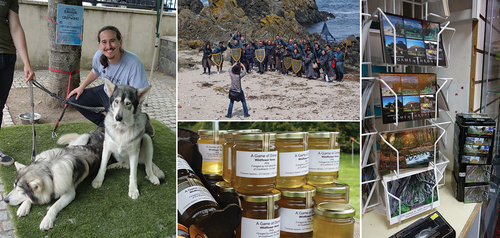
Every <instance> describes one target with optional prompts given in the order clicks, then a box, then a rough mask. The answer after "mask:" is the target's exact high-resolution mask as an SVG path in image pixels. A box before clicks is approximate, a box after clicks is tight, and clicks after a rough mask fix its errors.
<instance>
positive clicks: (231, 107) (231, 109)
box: [227, 90, 248, 116]
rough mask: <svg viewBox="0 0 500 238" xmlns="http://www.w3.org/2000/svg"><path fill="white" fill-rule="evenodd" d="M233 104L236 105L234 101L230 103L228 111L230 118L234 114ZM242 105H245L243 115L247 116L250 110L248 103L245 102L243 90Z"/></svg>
mask: <svg viewBox="0 0 500 238" xmlns="http://www.w3.org/2000/svg"><path fill="white" fill-rule="evenodd" d="M233 103H234V101H233V100H231V102H229V108H228V109H227V115H228V116H231V114H233ZM241 103H242V104H243V113H244V114H243V115H247V114H248V108H247V102H246V101H245V94H244V93H243V90H241Z"/></svg>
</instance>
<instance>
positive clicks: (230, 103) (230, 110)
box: [226, 100, 234, 117]
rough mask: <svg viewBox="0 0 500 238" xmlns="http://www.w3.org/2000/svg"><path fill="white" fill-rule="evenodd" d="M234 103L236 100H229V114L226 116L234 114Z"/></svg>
mask: <svg viewBox="0 0 500 238" xmlns="http://www.w3.org/2000/svg"><path fill="white" fill-rule="evenodd" d="M233 104H234V101H233V100H230V102H229V108H228V109H227V115H226V117H231V115H232V114H233Z"/></svg>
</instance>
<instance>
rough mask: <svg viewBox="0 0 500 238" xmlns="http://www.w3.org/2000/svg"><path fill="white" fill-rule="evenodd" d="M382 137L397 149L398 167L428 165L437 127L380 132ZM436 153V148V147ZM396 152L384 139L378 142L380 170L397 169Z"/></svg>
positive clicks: (432, 151)
mask: <svg viewBox="0 0 500 238" xmlns="http://www.w3.org/2000/svg"><path fill="white" fill-rule="evenodd" d="M381 135H382V137H383V138H384V139H385V140H386V141H387V142H389V143H390V144H391V145H392V146H393V147H394V148H396V149H397V150H398V151H399V168H400V169H404V168H415V167H425V166H428V164H429V161H432V160H434V144H435V143H436V140H437V139H438V137H439V134H438V129H437V128H423V129H412V130H404V131H398V132H382V133H381ZM436 149H437V150H436V153H437V152H438V148H436ZM397 167H398V164H397V154H396V151H394V150H393V149H392V148H391V147H389V146H388V145H387V144H386V143H385V142H384V141H381V142H380V168H379V169H380V170H393V169H397Z"/></svg>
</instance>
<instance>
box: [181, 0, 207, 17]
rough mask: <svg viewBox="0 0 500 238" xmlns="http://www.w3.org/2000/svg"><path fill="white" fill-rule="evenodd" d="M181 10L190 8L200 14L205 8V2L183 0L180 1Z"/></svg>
mask: <svg viewBox="0 0 500 238" xmlns="http://www.w3.org/2000/svg"><path fill="white" fill-rule="evenodd" d="M178 5H179V6H178V7H179V11H182V10H184V9H189V10H191V11H192V12H194V13H196V14H199V13H200V12H201V10H203V3H202V2H201V1H200V0H182V1H180V2H179V3H178Z"/></svg>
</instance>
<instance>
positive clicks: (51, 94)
mask: <svg viewBox="0 0 500 238" xmlns="http://www.w3.org/2000/svg"><path fill="white" fill-rule="evenodd" d="M31 82H32V83H33V85H35V87H37V88H39V89H41V90H42V91H44V92H46V93H48V94H49V95H50V96H52V97H54V98H56V99H59V100H61V101H62V102H63V103H64V104H65V107H64V109H63V112H62V114H61V117H59V120H58V121H57V124H59V122H60V121H61V120H62V118H63V116H64V113H65V112H66V106H67V104H70V105H71V106H74V107H79V108H83V109H86V110H89V111H93V112H95V113H103V112H105V111H107V110H106V109H105V108H98V107H88V106H83V105H80V104H77V103H74V102H70V101H69V100H68V99H63V98H61V97H59V96H58V95H57V94H55V93H53V92H51V91H49V90H48V89H47V88H45V87H44V86H43V85H42V84H40V83H39V82H37V81H36V80H34V79H33V80H31ZM57 124H56V126H55V127H54V130H53V131H52V138H56V137H57V134H56V133H55V128H56V127H57Z"/></svg>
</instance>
